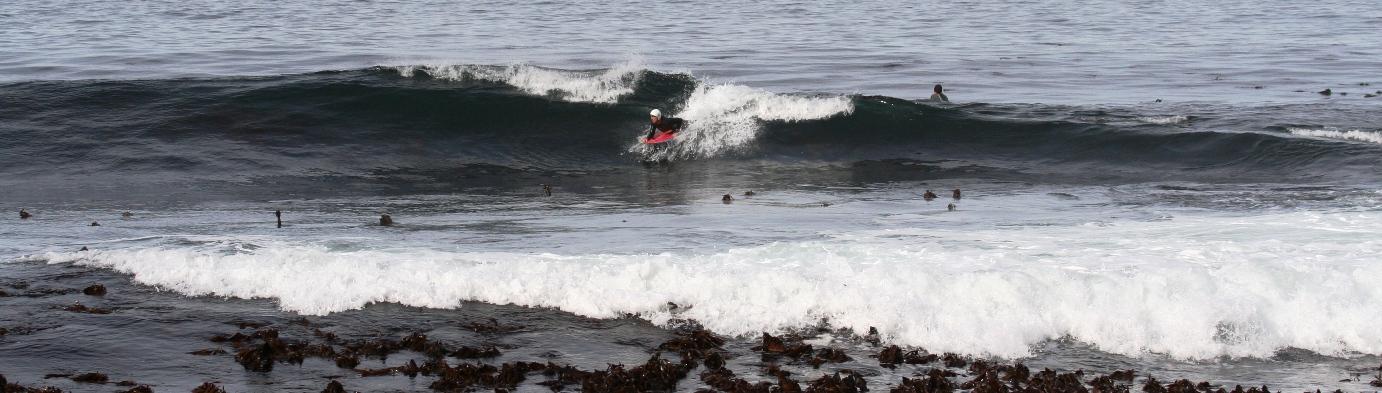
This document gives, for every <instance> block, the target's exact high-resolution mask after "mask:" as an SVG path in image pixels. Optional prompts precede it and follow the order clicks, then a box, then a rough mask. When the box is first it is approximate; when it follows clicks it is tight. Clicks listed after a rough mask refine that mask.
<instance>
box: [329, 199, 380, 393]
mask: <svg viewBox="0 0 1382 393" xmlns="http://www.w3.org/2000/svg"><path fill="white" fill-rule="evenodd" d="M379 225H380V226H386V227H387V226H393V217H390V216H389V215H388V214H385V215H382V216H379ZM332 382H335V381H332Z"/></svg>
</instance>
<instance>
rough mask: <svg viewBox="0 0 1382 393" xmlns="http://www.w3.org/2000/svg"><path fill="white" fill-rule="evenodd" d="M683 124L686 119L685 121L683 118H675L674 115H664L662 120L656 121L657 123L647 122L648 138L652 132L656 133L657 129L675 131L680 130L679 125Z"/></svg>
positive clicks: (651, 135)
mask: <svg viewBox="0 0 1382 393" xmlns="http://www.w3.org/2000/svg"><path fill="white" fill-rule="evenodd" d="M685 124H686V121H685V120H682V119H678V118H675V117H664V118H662V121H661V122H658V123H657V124H653V123H648V138H652V137H653V134H656V133H657V132H658V131H662V132H676V131H681V127H682V126H683V125H685Z"/></svg>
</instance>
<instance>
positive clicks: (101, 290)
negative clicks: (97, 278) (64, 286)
mask: <svg viewBox="0 0 1382 393" xmlns="http://www.w3.org/2000/svg"><path fill="white" fill-rule="evenodd" d="M82 293H83V294H86V295H87V296H105V295H106V286H105V285H101V284H92V285H91V286H89V287H86V289H82Z"/></svg>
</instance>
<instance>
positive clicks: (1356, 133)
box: [1287, 128, 1382, 144]
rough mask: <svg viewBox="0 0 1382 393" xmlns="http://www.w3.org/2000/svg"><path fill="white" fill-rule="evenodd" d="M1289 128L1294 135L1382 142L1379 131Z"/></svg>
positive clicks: (1381, 134) (1381, 135)
mask: <svg viewBox="0 0 1382 393" xmlns="http://www.w3.org/2000/svg"><path fill="white" fill-rule="evenodd" d="M1287 130H1288V131H1290V132H1291V134H1293V135H1300V136H1309V137H1316V138H1329V139H1346V140H1354V141H1359V142H1371V143H1377V144H1382V133H1377V132H1370V131H1362V130H1348V131H1340V130H1339V129H1336V128H1323V129H1309V128H1288V129H1287Z"/></svg>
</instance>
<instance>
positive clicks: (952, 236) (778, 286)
mask: <svg viewBox="0 0 1382 393" xmlns="http://www.w3.org/2000/svg"><path fill="white" fill-rule="evenodd" d="M1379 219H1382V215H1379V214H1377V213H1357V212H1355V213H1348V214H1342V213H1341V214H1318V213H1287V214H1269V215H1263V216H1256V217H1239V218H1235V217H1198V218H1197V217H1181V218H1176V219H1171V220H1165V221H1151V222H1140V221H1132V222H1115V223H1102V224H1100V225H1077V226H1071V227H1045V226H1040V227H1024V228H998V229H987V230H972V229H971V230H961V229H946V228H935V229H927V230H924V231H923V230H886V231H877V232H855V233H847V234H841V235H839V236H836V237H835V238H834V239H832V240H824V241H805V242H793V243H776V244H768V245H761V246H754V247H743V248H733V249H728V250H724V251H718V252H712V253H661V254H583V255H558V254H531V253H515V252H454V251H437V250H424V249H413V248H409V249H373V250H358V249H357V248H353V247H352V248H350V250H353V251H350V250H341V249H331V248H328V247H326V246H324V245H321V244H312V243H305V242H274V241H265V240H263V239H249V240H243V239H242V240H232V241H216V242H204V243H202V245H201V246H197V247H186V246H176V245H173V246H166V247H152V248H150V247H144V248H134V249H112V250H100V251H89V252H72V253H50V254H46V255H42V256H40V257H39V258H37V259H43V260H47V261H48V262H49V263H68V262H71V263H76V264H80V265H87V266H96V267H102V268H109V269H114V270H117V271H120V272H125V273H129V274H132V275H133V276H134V279H135V280H136V281H138V282H140V283H144V284H149V285H155V286H159V287H162V288H167V289H171V290H175V291H177V292H180V293H184V294H187V295H216V296H232V297H241V298H272V299H277V300H278V302H279V305H280V307H282V308H283V309H286V310H291V311H296V312H301V313H306V314H325V313H331V312H338V311H343V310H350V309H355V308H360V307H363V306H365V305H367V304H369V303H373V302H393V303H401V304H406V305H412V306H419V307H435V308H453V307H459V306H460V304H461V302H462V301H467V300H473V301H482V302H488V303H498V304H517V305H524V306H536V307H551V308H557V309H561V310H565V311H568V312H572V313H576V314H580V315H584V316H589V317H597V318H615V317H620V316H623V315H626V313H632V314H636V315H639V316H641V317H643V318H647V319H649V320H651V321H653V322H655V323H666V322H668V321H669V320H670V319H672V318H692V319H695V320H698V321H700V322H701V323H702V324H704V325H705V326H706V327H707V328H710V329H712V330H714V331H717V332H720V333H725V334H735V335H748V334H755V333H757V332H759V331H777V330H780V329H788V328H795V327H804V326H814V325H815V324H817V323H819V321H820V320H822V319H826V320H829V321H830V323H831V324H832V325H833V326H836V327H844V328H850V329H853V330H854V331H856V332H863V331H867V329H868V328H869V327H871V326H872V327H877V328H879V330H880V331H881V332H883V334H884V335H885V336H886V338H887V339H888V340H890V341H892V342H896V343H900V344H907V345H917V346H922V347H925V348H928V349H930V350H932V351H951V352H959V353H967V354H979V355H985V354H986V355H997V356H1003V357H1022V356H1027V355H1030V353H1031V352H1030V351H1031V348H1032V346H1033V345H1034V344H1037V343H1040V342H1043V341H1045V340H1051V339H1060V338H1065V337H1069V338H1073V339H1076V340H1079V341H1082V342H1086V343H1089V344H1091V345H1094V346H1096V347H1098V348H1100V349H1101V350H1104V351H1108V352H1114V353H1120V354H1128V355H1139V354H1145V353H1161V354H1167V355H1170V356H1174V357H1177V358H1187V359H1206V358H1213V357H1218V356H1253V357H1267V356H1271V355H1272V354H1273V353H1274V352H1275V351H1277V350H1279V349H1282V348H1287V347H1295V348H1302V349H1308V350H1312V351H1316V352H1319V353H1323V354H1348V353H1351V352H1354V351H1357V352H1364V353H1378V352H1382V331H1379V330H1377V329H1376V326H1378V325H1379V324H1382V315H1378V314H1376V313H1370V312H1368V310H1372V309H1376V308H1377V307H1379V306H1382V287H1380V286H1378V285H1376V283H1377V282H1382V265H1379V264H1377V263H1376V257H1375V256H1376V255H1378V253H1379V252H1382V241H1378V240H1377V239H1379V237H1378V236H1377V234H1378V233H1382V224H1377V223H1379V222H1382V220H1379ZM1284 233H1289V234H1290V236H1289V237H1283V236H1282V234H1284ZM246 243H252V244H253V247H249V246H248V245H247V244H246ZM177 244H186V242H183V243H177ZM305 283H310V285H309V284H305ZM668 302H673V303H676V304H679V305H684V306H688V307H686V308H683V310H684V311H678V313H676V314H673V313H672V312H671V311H668V310H667V308H666V304H667V303H668Z"/></svg>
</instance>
